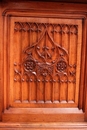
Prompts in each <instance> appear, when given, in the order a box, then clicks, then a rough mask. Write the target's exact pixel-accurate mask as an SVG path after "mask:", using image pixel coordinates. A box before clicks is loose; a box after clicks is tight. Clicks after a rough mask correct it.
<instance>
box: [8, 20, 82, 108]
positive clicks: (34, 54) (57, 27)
mask: <svg viewBox="0 0 87 130" xmlns="http://www.w3.org/2000/svg"><path fill="white" fill-rule="evenodd" d="M10 24H11V29H10V34H11V38H10V66H11V67H10V68H11V69H10V79H11V80H10V86H11V88H10V105H11V106H15V107H16V106H20V107H28V106H29V107H68V106H69V107H70V106H72V107H77V106H78V96H79V77H80V62H81V61H80V60H81V35H82V34H81V30H82V23H81V20H73V19H68V20H67V19H55V18H54V19H53V18H24V19H23V18H13V19H12V20H11V22H10Z"/></svg>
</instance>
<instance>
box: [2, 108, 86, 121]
mask: <svg viewBox="0 0 87 130" xmlns="http://www.w3.org/2000/svg"><path fill="white" fill-rule="evenodd" d="M2 120H3V122H83V121H84V113H83V112H82V111H81V110H78V109H77V108H63V109H59V108H50V109H49V108H26V109H25V108H10V109H9V110H5V111H4V113H3V114H2Z"/></svg>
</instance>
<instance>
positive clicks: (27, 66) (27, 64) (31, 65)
mask: <svg viewBox="0 0 87 130" xmlns="http://www.w3.org/2000/svg"><path fill="white" fill-rule="evenodd" d="M35 66H36V64H35V62H34V61H33V60H27V61H25V63H24V69H25V71H33V70H34V69H35Z"/></svg>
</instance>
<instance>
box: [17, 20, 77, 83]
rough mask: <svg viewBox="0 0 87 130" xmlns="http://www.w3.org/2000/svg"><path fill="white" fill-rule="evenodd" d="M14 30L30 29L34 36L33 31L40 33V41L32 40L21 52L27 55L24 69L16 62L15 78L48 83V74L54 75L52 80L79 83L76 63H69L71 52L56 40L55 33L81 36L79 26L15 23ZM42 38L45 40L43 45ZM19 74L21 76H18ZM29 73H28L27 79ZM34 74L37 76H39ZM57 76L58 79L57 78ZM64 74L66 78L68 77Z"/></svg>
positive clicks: (23, 62)
mask: <svg viewBox="0 0 87 130" xmlns="http://www.w3.org/2000/svg"><path fill="white" fill-rule="evenodd" d="M14 30H15V31H16V32H20V33H22V32H28V33H29V35H30V37H31V32H35V33H36V35H37V39H36V42H34V43H29V45H28V46H27V47H26V48H24V51H23V53H22V54H21V55H25V58H24V59H23V58H22V61H20V62H21V63H20V64H21V68H22V71H21V69H18V66H19V64H18V63H16V62H15V63H14V66H15V69H14V71H15V74H14V81H16V82H17V81H23V82H24V81H27V82H32V81H33V80H34V81H35V82H36V81H38V82H40V81H44V82H48V77H50V82H59V83H75V82H76V81H75V79H76V64H73V65H70V64H69V54H68V51H67V50H66V49H65V48H64V47H62V46H61V45H60V44H58V43H57V42H55V40H54V36H55V33H59V34H61V36H62V35H64V34H68V35H70V34H71V35H78V26H77V25H67V24H51V23H29V22H15V27H14ZM42 41H44V44H43V45H42ZM61 44H62V43H61ZM18 75H19V77H20V78H18V79H17V76H18ZM25 76H27V78H26V79H25V78H24V77H25ZM32 76H35V79H33V78H32ZM56 76H57V77H58V80H55V77H56ZM70 76H71V77H73V78H72V80H69V77H70ZM40 77H42V79H43V80H41V78H40ZM62 77H65V80H64V79H62Z"/></svg>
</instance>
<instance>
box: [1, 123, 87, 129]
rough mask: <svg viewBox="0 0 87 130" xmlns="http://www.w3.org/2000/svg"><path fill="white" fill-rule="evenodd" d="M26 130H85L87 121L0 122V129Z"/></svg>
mask: <svg viewBox="0 0 87 130" xmlns="http://www.w3.org/2000/svg"><path fill="white" fill-rule="evenodd" d="M6 128H7V129H8V130H10V129H11V130H15V129H18V130H21V129H22V130H28V129H37V130H39V129H43V130H46V129H47V130H48V129H51V130H52V129H53V130H54V129H59V130H60V129H62V130H66V129H71V130H73V129H79V130H80V129H81V130H83V129H84V130H87V123H84V122H80V123H79V122H77V123H76V122H73V123H67V122H65V123H64V122H59V123H55V122H54V123H40V122H39V123H0V130H2V129H3V130H6Z"/></svg>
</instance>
